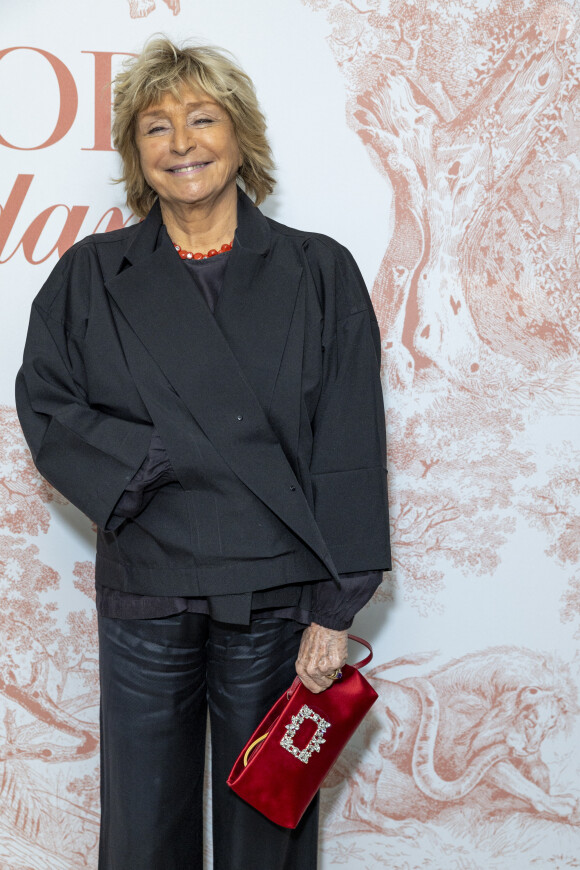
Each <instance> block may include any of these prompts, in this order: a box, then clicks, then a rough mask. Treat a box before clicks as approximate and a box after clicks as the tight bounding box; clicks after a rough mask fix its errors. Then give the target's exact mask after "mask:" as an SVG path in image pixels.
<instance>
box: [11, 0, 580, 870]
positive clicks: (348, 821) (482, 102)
mask: <svg viewBox="0 0 580 870" xmlns="http://www.w3.org/2000/svg"><path fill="white" fill-rule="evenodd" d="M159 31H161V32H164V33H166V34H168V35H169V36H171V37H173V38H175V39H178V40H179V39H184V38H187V37H193V38H195V39H197V40H199V41H204V42H209V43H212V44H218V45H221V46H223V47H225V48H228V49H230V50H231V51H232V52H233V53H234V54H235V55H236V56H237V58H238V59H239V60H240V62H241V63H242V65H243V66H244V67H245V68H246V69H247V71H248V72H249V73H250V75H251V76H252V78H253V79H254V81H255V83H256V86H257V90H258V94H259V96H260V98H261V102H262V105H263V108H264V110H265V112H266V114H267V117H268V120H269V125H270V131H271V138H272V144H273V148H274V153H275V156H276V159H277V164H278V178H279V186H278V189H277V194H276V196H274V197H272V198H271V199H270V200H269V201H268V203H267V205H266V211H267V212H268V213H269V214H270V215H272V216H273V217H275V218H276V219H277V220H281V221H283V222H285V223H289V224H294V225H298V226H301V227H303V228H307V229H312V230H315V231H319V232H324V233H327V234H329V235H332V236H334V237H335V238H337V239H339V241H341V242H343V243H344V244H346V245H347V246H348V247H349V248H350V249H351V250H352V252H353V254H354V255H355V257H356V259H357V261H358V262H359V264H360V266H361V269H362V271H363V274H364V275H365V277H366V279H367V282H368V286H369V290H370V292H371V293H372V298H373V302H374V305H375V309H376V311H377V315H378V318H379V322H380V324H381V329H382V336H383V358H384V368H383V374H384V387H385V396H386V401H387V408H388V413H387V417H388V420H387V422H388V432H389V472H390V474H389V480H390V492H391V501H392V529H391V533H392V537H393V545H394V557H395V570H394V572H393V574H392V575H391V576H390V577H388V578H386V579H385V582H384V584H383V586H382V588H381V589H380V590H379V592H378V593H377V595H376V597H375V600H374V601H373V602H372V603H371V604H370V605H368V606H367V607H366V608H365V610H364V611H363V612H362V613H361V614H360V615H359V617H358V618H357V621H356V623H355V630H356V631H357V632H358V633H359V634H363V635H365V636H367V637H369V638H370V639H371V640H372V641H373V643H374V646H375V660H374V662H373V664H372V665H371V667H370V668H369V669H368V673H369V674H370V676H371V679H372V680H373V683H374V684H375V686H376V688H377V690H378V691H379V694H380V701H379V702H378V703H377V705H376V706H375V709H374V712H373V713H372V714H371V715H370V716H369V717H368V719H367V720H366V722H365V723H364V725H363V727H362V728H361V730H360V731H359V732H358V734H357V736H356V738H355V740H354V741H353V743H352V744H351V745H350V747H349V748H348V750H347V751H346V752H345V754H344V755H343V757H342V758H341V760H340V762H339V763H338V765H337V766H336V767H335V768H334V770H333V771H332V773H331V775H330V776H329V778H328V779H327V781H326V783H325V787H324V789H323V822H322V836H321V860H320V864H321V867H322V868H330V867H332V866H334V865H337V866H338V865H343V866H346V867H348V868H349V870H350V868H352V870H370V868H373V870H375V868H382V867H388V868H390V870H415V868H431V870H528V868H538V870H544V868H550V870H560V868H562V870H563V868H573V867H580V703H579V698H578V692H579V688H580V656H579V654H578V647H579V645H580V439H579V437H578V435H579V433H580V362H579V353H578V352H579V347H580V290H579V286H580V280H579V279H580V221H579V211H580V50H579V48H580V3H579V2H578V0H568V2H564V0H555V2H552V0H460V2H450V0H445V2H444V0H277V2H276V3H272V2H271V0H246V2H245V3H244V4H239V3H235V2H233V0H222V2H219V0H218V2H214V3H211V4H208V3H205V4H202V3H201V2H199V0H181V2H179V0H128V2H127V0H104V2H102V3H99V4H97V5H94V6H85V5H83V4H81V5H79V4H78V3H73V2H72V0H53V2H52V3H50V4H46V3H41V2H40V0H33V2H31V3H28V4H17V3H13V4H10V5H8V4H7V8H6V9H4V10H3V13H2V42H1V43H0V159H1V162H0V166H1V167H2V170H1V172H0V208H1V211H0V292H1V294H2V313H3V317H2V341H1V342H0V363H1V365H0V588H1V594H2V607H1V609H0V646H1V654H0V870H80V868H91V870H95V868H96V862H97V853H96V844H97V836H98V676H97V647H96V638H95V617H94V612H93V607H94V606H93V604H92V600H91V599H92V597H93V580H92V550H93V543H94V530H93V529H91V527H90V524H89V523H88V521H86V520H85V519H84V518H83V517H82V516H81V515H80V514H79V513H78V511H76V509H74V508H73V507H72V506H71V505H69V504H67V503H66V502H65V500H64V499H63V498H62V497H61V496H59V495H58V493H56V492H54V491H53V490H52V489H51V488H50V487H49V486H48V485H47V484H45V483H44V482H43V481H42V480H41V479H40V478H39V477H38V475H37V474H36V472H35V470H34V468H33V466H32V464H31V462H30V459H29V458H28V455H27V451H26V448H25V445H24V442H23V439H22V436H21V434H20V431H19V427H18V424H17V421H16V417H15V413H14V399H13V380H14V376H15V374H16V370H17V368H18V365H19V360H20V355H21V350H22V344H23V341H24V335H25V330H26V324H27V319H28V311H29V307H30V303H31V301H32V298H33V297H34V295H35V294H36V292H37V290H38V289H39V287H40V285H41V284H42V282H43V280H44V279H45V277H46V275H47V274H48V272H49V271H50V269H51V268H52V267H53V266H54V264H55V262H56V260H57V257H58V255H59V254H60V253H62V252H63V251H64V250H66V248H67V247H68V246H70V245H71V244H72V243H73V242H74V241H75V240H76V239H78V238H81V237H83V236H84V235H86V234H88V233H91V232H94V231H95V230H96V229H99V230H105V229H112V228H114V227H118V226H121V225H123V224H124V223H126V222H131V221H132V220H133V218H132V217H131V215H130V214H129V212H128V211H127V209H126V208H125V206H124V203H123V197H122V191H121V190H120V189H119V188H118V187H116V186H114V185H113V184H111V178H112V177H114V176H115V174H116V171H117V164H116V157H115V155H114V153H113V152H112V151H111V148H110V127H109V124H110V118H109V95H108V93H107V91H106V84H107V82H108V81H109V80H110V78H111V76H112V75H113V74H114V71H115V69H116V68H117V67H118V64H119V63H120V62H121V61H122V59H123V56H124V55H126V54H128V53H131V52H136V51H138V50H139V48H140V46H141V45H142V44H143V42H144V41H145V39H146V38H147V37H148V36H150V35H152V34H153V33H155V32H159ZM207 863H208V867H209V866H211V855H210V850H209V847H208V861H207ZM265 870H266V868H265Z"/></svg>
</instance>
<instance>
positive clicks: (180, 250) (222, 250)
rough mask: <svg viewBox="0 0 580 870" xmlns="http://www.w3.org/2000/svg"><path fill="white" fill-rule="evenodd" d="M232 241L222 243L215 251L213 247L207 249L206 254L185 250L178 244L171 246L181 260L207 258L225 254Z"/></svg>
mask: <svg viewBox="0 0 580 870" xmlns="http://www.w3.org/2000/svg"><path fill="white" fill-rule="evenodd" d="M233 243H234V241H233V239H232V241H231V242H230V244H229V245H228V244H225V245H222V246H221V248H220V249H219V251H216V249H215V248H212V249H211V251H208V252H207V254H194V253H192V251H185V250H183V248H180V247H179V245H176V244H174V245H173V247H174V248H175V250H176V251H177V253H178V254H179V256H180V257H181V259H182V260H207V258H208V257H217V255H218V254H225V252H226V251H231V249H232V245H233Z"/></svg>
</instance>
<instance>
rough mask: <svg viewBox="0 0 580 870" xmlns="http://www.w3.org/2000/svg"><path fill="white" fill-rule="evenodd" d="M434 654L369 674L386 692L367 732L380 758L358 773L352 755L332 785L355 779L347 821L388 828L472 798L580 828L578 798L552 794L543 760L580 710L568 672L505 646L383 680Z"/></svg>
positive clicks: (365, 739)
mask: <svg viewBox="0 0 580 870" xmlns="http://www.w3.org/2000/svg"><path fill="white" fill-rule="evenodd" d="M427 658H430V656H429V657H425V656H418V657H415V658H403V659H396V660H395V661H392V662H389V663H387V664H383V665H379V666H377V667H375V668H374V669H373V670H372V671H371V672H370V674H369V677H370V679H371V682H372V684H373V685H374V687H375V689H376V690H377V692H378V693H379V701H378V702H377V704H376V706H375V710H376V711H377V714H376V715H377V716H378V719H377V718H374V719H373V718H372V717H369V720H368V722H367V725H366V726H363V728H365V731H363V734H362V737H363V744H364V745H367V746H370V750H371V751H370V759H371V760H370V761H365V762H363V763H362V764H359V765H358V766H357V770H356V772H355V774H354V776H352V774H351V771H352V767H350V770H349V764H348V759H346V758H344V759H343V760H342V762H341V763H340V764H339V766H338V767H337V768H335V769H334V770H333V771H332V772H331V774H330V776H329V778H328V779H327V781H326V783H325V785H326V787H330V788H332V787H334V786H336V785H338V783H339V782H340V780H341V779H342V778H343V777H344V776H349V775H350V776H352V778H351V780H350V787H349V791H348V796H347V798H346V801H345V803H344V806H343V809H342V816H343V818H347V819H350V820H353V821H356V822H363V823H365V825H366V826H371V827H372V828H374V829H377V828H378V829H380V828H381V827H382V825H383V823H384V821H385V818H384V817H389V818H392V819H406V818H416V819H419V820H421V821H426V820H428V819H431V818H433V817H435V816H436V815H438V814H439V813H440V812H442V811H443V810H446V809H449V808H450V807H451V806H453V805H459V804H462V805H463V804H464V803H465V802H466V801H468V800H469V801H471V802H476V803H477V804H478V805H479V806H480V807H481V808H482V809H483V810H484V811H491V812H494V811H496V810H498V809H502V810H504V811H505V810H512V811H520V812H532V813H541V814H543V815H544V816H547V817H549V818H552V819H558V820H560V821H568V822H573V823H580V812H579V810H580V801H579V796H578V795H572V794H552V793H551V791H550V771H549V768H548V765H547V764H546V763H545V761H544V760H543V759H542V744H543V742H544V740H545V739H546V738H547V737H548V735H554V734H556V733H558V732H560V731H566V730H569V729H570V726H571V724H572V722H573V720H574V717H575V716H577V715H578V713H579V712H580V710H579V708H578V705H577V691H576V687H575V685H574V683H573V682H572V679H571V677H570V674H569V670H568V667H567V666H566V665H564V664H563V663H562V662H560V661H556V660H552V659H551V658H549V657H547V656H544V655H542V654H541V653H538V652H535V651H531V650H527V649H524V648H516V647H507V646H506V647H496V648H492V649H488V650H485V651H482V652H476V653H472V654H469V655H466V656H463V657H461V658H459V659H456V660H454V661H451V662H450V663H449V664H447V665H444V666H443V667H441V668H439V669H437V670H434V671H432V672H431V673H430V674H428V675H427V676H424V677H409V678H406V679H403V680H400V681H399V682H391V681H389V680H387V679H385V677H384V676H383V674H384V673H385V672H386V671H387V670H389V669H393V668H395V667H397V666H400V665H409V664H410V665H418V664H422V663H424V662H425V661H426V659H427ZM366 757H368V756H366Z"/></svg>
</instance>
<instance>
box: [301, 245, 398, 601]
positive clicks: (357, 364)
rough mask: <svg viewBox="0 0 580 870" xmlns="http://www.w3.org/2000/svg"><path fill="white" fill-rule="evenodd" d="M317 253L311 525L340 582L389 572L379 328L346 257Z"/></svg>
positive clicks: (322, 249)
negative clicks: (318, 362) (319, 371)
mask: <svg viewBox="0 0 580 870" xmlns="http://www.w3.org/2000/svg"><path fill="white" fill-rule="evenodd" d="M318 250H319V253H318V262H317V263H313V264H312V266H311V270H312V275H313V277H314V280H315V282H316V284H317V291H318V293H319V296H320V299H321V305H322V310H323V312H324V315H323V325H322V350H323V379H322V388H321V392H320V397H319V399H318V403H317V407H316V411H315V414H314V418H313V421H312V432H313V446H312V459H311V464H310V474H311V480H312V486H313V499H314V512H315V517H316V520H317V522H318V525H319V527H320V529H321V532H322V534H323V536H324V538H325V541H326V543H327V545H328V548H329V550H330V554H331V556H332V559H333V561H334V563H335V565H336V568H337V571H338V573H339V574H346V573H354V572H367V571H385V570H390V568H391V555H390V542H389V511H388V504H387V471H386V432H385V410H384V404H383V392H382V386H381V377H380V364H381V339H380V333H379V327H378V324H377V319H376V316H375V312H374V310H373V307H372V304H371V300H370V297H369V294H368V291H367V289H366V286H365V284H364V281H363V278H362V276H361V274H360V271H359V269H358V267H357V265H356V263H355V261H354V259H353V257H352V256H351V254H350V253H349V252H348V251H347V250H346V249H345V248H343V247H342V246H340V245H338V244H337V243H334V247H333V248H332V247H330V246H329V245H326V246H320V245H319V246H318ZM335 585H336V584H335ZM371 585H372V584H371ZM325 609H326V608H325Z"/></svg>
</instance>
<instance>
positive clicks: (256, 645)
mask: <svg viewBox="0 0 580 870" xmlns="http://www.w3.org/2000/svg"><path fill="white" fill-rule="evenodd" d="M302 631H303V626H301V625H298V624H297V623H294V622H292V621H291V620H284V619H258V620H254V621H253V622H252V624H251V625H250V626H249V627H246V626H237V625H229V624H227V623H222V622H216V621H212V620H211V619H210V618H209V617H208V616H204V615H200V614H194V613H181V614H178V615H177V616H170V617H166V618H162V619H144V620H123V619H108V618H106V617H99V643H100V668H101V805H102V822H101V841H100V850H99V870H202V867H203V839H202V828H203V822H202V805H203V781H204V754H205V730H206V717H207V709H208V706H209V712H210V726H211V743H212V822H213V849H214V863H213V867H214V870H298V868H300V870H315V868H316V866H317V839H318V803H317V801H314V802H313V804H312V805H311V806H310V807H309V809H308V810H307V812H306V814H305V816H304V817H303V819H302V821H301V823H300V825H299V827H298V828H296V830H294V831H289V830H287V829H285V828H280V827H278V825H275V824H273V823H272V822H270V821H268V819H266V818H264V817H263V816H262V815H261V814H260V813H258V812H257V811H256V810H254V809H253V808H252V807H250V806H249V805H248V804H246V803H245V802H244V801H242V800H241V798H239V797H238V796H237V795H236V794H234V792H232V790H231V789H230V788H228V786H227V785H226V779H227V776H228V774H229V772H230V770H231V767H232V765H233V763H234V761H235V759H236V757H237V755H238V753H239V751H240V750H241V748H242V747H243V745H244V744H245V742H246V740H247V739H248V737H249V735H250V734H251V733H252V731H253V730H254V728H255V727H256V726H257V725H258V723H259V722H260V720H261V718H262V717H263V716H264V714H265V713H266V712H267V710H268V709H269V707H270V706H271V705H272V704H273V703H274V701H275V700H276V699H277V698H278V697H279V696H280V695H281V694H282V692H283V691H284V689H285V688H286V687H287V686H289V685H290V683H291V682H292V679H293V678H294V676H295V670H294V662H295V660H296V656H297V653H298V647H299V645H300V637H301V634H302Z"/></svg>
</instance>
